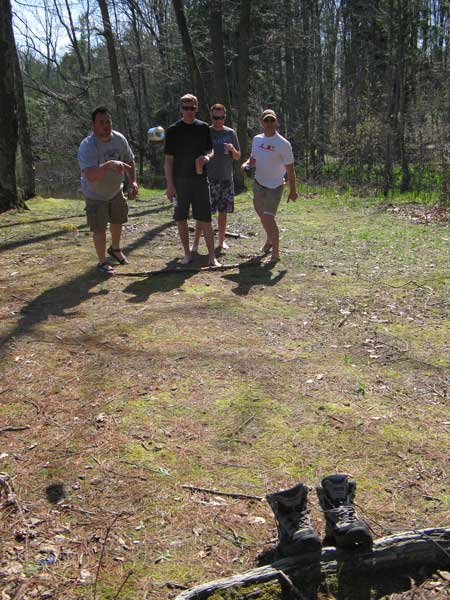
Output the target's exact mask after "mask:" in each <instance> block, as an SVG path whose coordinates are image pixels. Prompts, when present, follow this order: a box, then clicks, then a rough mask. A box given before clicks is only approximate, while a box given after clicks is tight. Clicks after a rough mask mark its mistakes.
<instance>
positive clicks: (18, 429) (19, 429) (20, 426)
mask: <svg viewBox="0 0 450 600" xmlns="http://www.w3.org/2000/svg"><path fill="white" fill-rule="evenodd" d="M26 429H31V427H30V426H29V425H18V426H17V427H13V426H12V425H11V426H10V427H3V428H2V429H0V433H5V432H7V431H25V430H26Z"/></svg>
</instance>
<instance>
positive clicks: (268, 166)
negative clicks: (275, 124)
mask: <svg viewBox="0 0 450 600" xmlns="http://www.w3.org/2000/svg"><path fill="white" fill-rule="evenodd" d="M251 156H252V158H254V159H255V160H256V171H255V179H256V181H257V182H258V183H260V184H261V185H263V186H264V187H268V188H271V189H274V188H277V187H279V186H280V185H281V184H282V183H283V178H284V175H285V173H286V165H292V164H293V162H294V155H293V153H292V146H291V144H290V143H289V142H288V141H287V139H285V138H284V137H283V136H282V135H280V134H279V133H278V132H276V133H275V135H272V136H270V137H267V136H266V135H264V133H260V134H259V135H255V137H254V138H253V141H252V152H251Z"/></svg>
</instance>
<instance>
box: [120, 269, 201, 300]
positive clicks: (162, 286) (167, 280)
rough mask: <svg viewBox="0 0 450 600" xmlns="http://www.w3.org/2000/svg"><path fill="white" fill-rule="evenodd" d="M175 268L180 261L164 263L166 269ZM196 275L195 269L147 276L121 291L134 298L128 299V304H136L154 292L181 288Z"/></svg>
mask: <svg viewBox="0 0 450 600" xmlns="http://www.w3.org/2000/svg"><path fill="white" fill-rule="evenodd" d="M177 267H180V261H179V260H178V259H177V260H171V261H169V262H168V263H166V268H167V269H176V268H177ZM197 273H198V271H196V270H195V269H192V270H188V269H186V270H181V269H180V271H179V272H178V273H174V272H173V271H172V272H171V273H167V274H165V273H161V272H159V273H158V274H156V275H149V276H148V277H145V278H143V279H139V280H137V281H133V283H130V285H128V286H127V287H126V288H125V289H124V290H123V293H124V294H132V295H133V296H134V297H132V298H129V299H128V302H131V303H136V304H138V303H140V302H146V301H147V300H148V299H149V297H150V296H151V295H152V294H155V293H156V292H171V291H172V290H177V289H179V288H181V287H182V285H183V283H184V282H185V281H186V280H187V279H189V278H190V277H192V276H193V275H196V274H197Z"/></svg>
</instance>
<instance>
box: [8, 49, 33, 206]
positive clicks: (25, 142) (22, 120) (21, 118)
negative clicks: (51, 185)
mask: <svg viewBox="0 0 450 600" xmlns="http://www.w3.org/2000/svg"><path fill="white" fill-rule="evenodd" d="M13 41H14V40H13ZM14 76H15V91H16V101H17V117H18V124H19V144H20V155H21V158H22V165H21V166H22V169H21V171H22V181H21V184H22V189H23V198H24V200H28V198H33V196H35V195H36V180H35V174H34V160H33V147H32V142H31V134H30V126H29V123H28V115H27V109H26V105H25V95H24V92H23V79H22V71H21V69H20V62H19V55H18V53H17V48H16V45H15V43H14Z"/></svg>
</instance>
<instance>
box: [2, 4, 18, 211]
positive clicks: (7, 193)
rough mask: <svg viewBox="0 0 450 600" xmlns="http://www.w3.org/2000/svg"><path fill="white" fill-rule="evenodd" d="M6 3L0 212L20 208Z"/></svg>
mask: <svg viewBox="0 0 450 600" xmlns="http://www.w3.org/2000/svg"><path fill="white" fill-rule="evenodd" d="M14 62H15V60H14V33H13V27H12V13H11V3H10V0H0V212H3V211H5V210H8V209H10V208H16V207H19V206H20V200H19V197H18V194H17V187H16V149H17V115H16V97H15V93H14Z"/></svg>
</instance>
